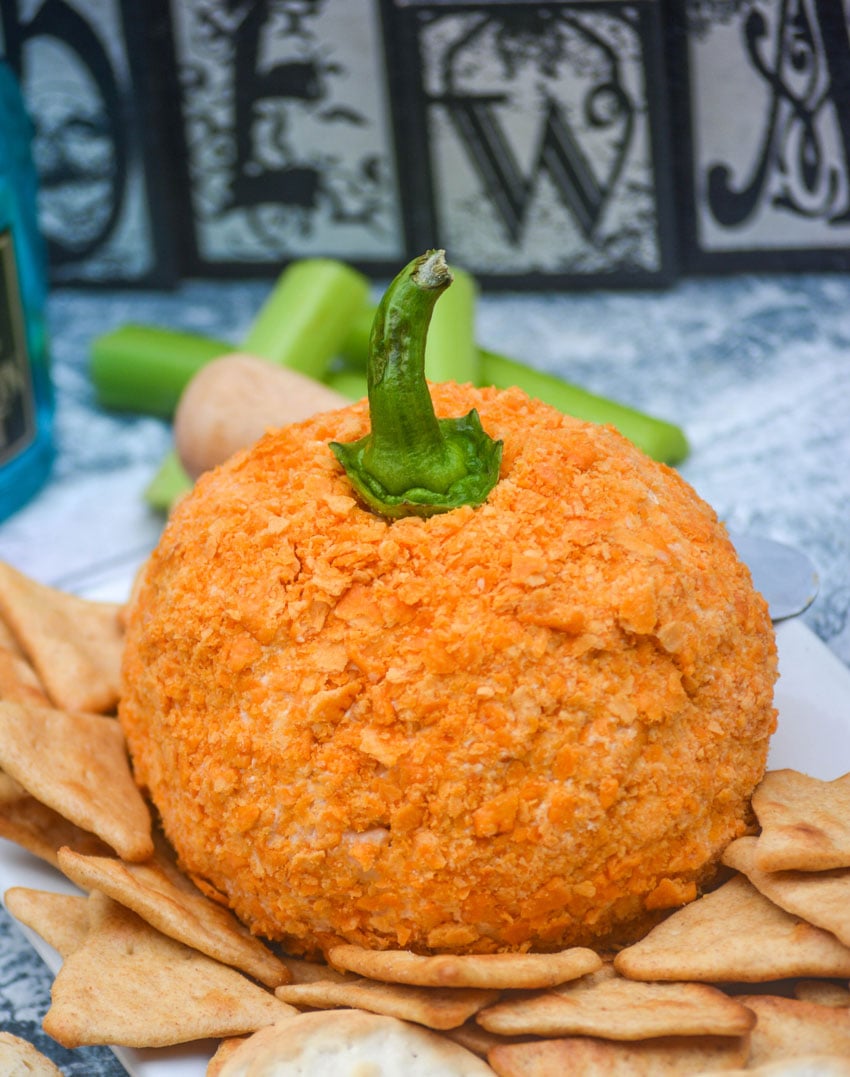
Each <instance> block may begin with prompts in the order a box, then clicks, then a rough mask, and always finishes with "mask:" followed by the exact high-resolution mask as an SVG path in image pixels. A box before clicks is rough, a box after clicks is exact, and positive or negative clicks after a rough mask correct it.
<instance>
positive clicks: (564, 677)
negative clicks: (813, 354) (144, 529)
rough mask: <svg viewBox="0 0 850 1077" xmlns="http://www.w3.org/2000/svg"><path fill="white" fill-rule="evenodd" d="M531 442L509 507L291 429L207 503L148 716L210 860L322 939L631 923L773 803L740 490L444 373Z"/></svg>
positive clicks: (131, 671) (151, 600)
mask: <svg viewBox="0 0 850 1077" xmlns="http://www.w3.org/2000/svg"><path fill="white" fill-rule="evenodd" d="M432 391H433V395H434V401H435V406H436V409H437V413H438V414H439V415H457V414H461V413H464V412H466V411H467V410H469V408H470V407H476V408H477V409H478V410H479V413H480V415H481V419H482V422H483V424H484V427H485V429H487V430H488V432H489V433H490V434H491V435H492V436H494V437H497V438H501V439H503V441H504V457H503V463H502V475H501V480H500V482H499V483H498V485H497V486H496V488H495V489H494V491H493V492H492V493H491V495H490V497H489V499H488V501H487V503H486V504H485V505H483V506H482V507H480V508H477V509H471V508H462V509H458V510H455V511H452V512H449V513H446V514H445V515H441V516H434V517H432V518H430V519H427V520H422V519H418V518H414V517H410V518H407V519H402V520H399V521H396V522H388V521H386V520H383V519H381V518H379V517H377V516H375V515H373V514H372V513H370V512H369V511H368V510H366V509H364V508H363V507H361V505H360V504H359V503H358V502H357V501H356V500H355V498H354V496H353V495H352V491H351V488H350V486H349V485H348V482H347V480H346V478H345V476H344V474H343V472H342V471H341V469H340V467H339V465H338V464H337V463H336V461H335V459H334V457H333V456H332V454H331V452H330V449H329V448H328V444H327V443H328V440H329V439H337V440H351V439H353V438H355V437H359V436H361V435H362V434H364V433H365V432H366V431H367V429H368V413H367V411H366V408H365V405H364V404H363V403H361V404H356V405H352V406H350V407H346V408H343V409H341V410H339V411H335V412H329V413H327V414H324V415H320V416H317V417H315V418H313V419H311V420H309V421H306V422H302V423H298V424H295V425H292V426H289V427H286V428H283V429H281V430H278V431H272V432H270V433H268V434H267V435H266V436H265V437H264V438H263V439H262V440H261V441H260V442H259V443H258V444H257V445H256V446H255V447H254V448H253V449H251V450H249V451H246V452H244V453H242V454H240V455H238V456H237V457H234V458H233V459H232V460H231V461H229V462H228V463H227V464H225V465H224V466H223V467H221V468H219V469H217V470H216V471H214V472H211V473H209V474H208V475H207V476H205V477H204V478H202V480H201V481H200V482H199V483H198V484H197V487H196V490H195V492H194V493H193V494H192V495H190V496H189V497H188V498H187V499H186V500H185V501H184V502H183V504H182V505H181V506H180V507H179V509H177V510H176V511H175V512H174V514H173V517H172V519H171V521H170V522H169V524H168V526H167V528H166V530H165V533H164V536H163V538H162V541H161V543H160V545H159V547H158V549H157V550H156V551H155V553H154V554H153V556H152V558H151V560H150V563H149V565H148V567H147V569H146V571H145V573H144V576H143V579H142V581H141V583H140V585H139V587H138V588H137V592H136V595H135V597H134V600H133V604H132V608H131V610H130V614H129V624H128V643H127V651H126V661H125V667H124V673H123V676H124V685H123V700H122V703H121V709H120V718H121V721H122V723H123V726H124V728H125V730H126V733H127V737H128V742H129V745H130V748H131V752H132V757H133V761H134V766H135V772H136V775H137V777H138V780H139V782H140V783H141V784H142V785H143V786H144V787H146V788H147V789H148V791H149V793H150V795H151V797H152V799H153V801H154V802H155V804H156V806H157V807H158V809H159V811H160V813H161V815H162V820H163V824H164V826H165V829H166V832H167V834H168V836H169V837H170V839H171V840H172V842H173V843H174V845H175V847H176V849H177V851H178V853H179V856H180V858H181V862H182V864H183V866H184V868H185V869H186V870H187V871H188V872H189V873H190V874H191V875H192V876H193V877H194V878H196V879H197V880H198V881H199V883H200V884H201V885H202V886H203V887H204V889H206V890H207V891H208V892H211V893H217V894H220V895H222V896H223V900H225V901H226V902H227V903H228V904H229V905H231V906H232V908H233V909H234V910H235V911H236V913H237V914H238V915H239V916H240V917H241V918H242V919H243V920H244V921H245V922H246V923H247V924H248V925H249V926H250V927H251V928H252V930H253V931H255V932H256V933H258V934H260V935H264V936H267V937H269V938H273V939H279V940H282V941H283V942H284V943H285V944H286V945H287V946H288V947H289V948H290V949H291V950H292V951H294V952H304V953H308V952H315V951H316V950H321V949H325V948H327V947H328V946H329V945H331V944H334V943H336V942H339V941H340V940H347V941H349V942H354V943H358V944H361V945H366V946H370V947H374V948H387V947H389V948H396V947H404V948H409V949H412V950H415V951H419V952H423V953H427V952H452V951H454V952H485V953H486V952H498V951H508V950H528V949H533V950H552V949H556V948H560V947H564V946H567V945H571V944H583V945H593V944H595V943H601V942H602V941H604V940H611V939H616V938H627V937H630V936H631V935H633V934H634V933H635V931H636V930H637V929H638V926H639V925H641V924H645V923H646V920H647V918H651V917H652V916H653V915H654V916H656V917H657V916H658V915H659V913H658V910H660V909H665V908H669V907H671V906H674V905H677V904H681V903H683V902H685V901H688V900H690V899H692V898H693V897H694V896H695V895H696V893H697V890H698V888H699V887H700V886H701V885H702V884H704V883H705V882H706V881H707V880H708V879H710V878H711V876H712V875H713V873H714V866H715V864H716V862H717V859H718V856H719V854H720V851H721V850H722V849H723V847H724V846H725V845H726V844H727V843H728V842H729V841H730V840H731V839H733V838H736V837H738V836H739V835H740V834H742V833H744V832H745V830H746V829H747V828H748V826H749V824H750V816H749V799H750V795H751V793H752V791H753V789H754V787H755V785H756V784H757V783H758V781H759V779H760V778H761V776H762V774H763V771H764V767H765V761H766V755H767V749H768V741H769V737H770V734H771V733H772V732H773V729H774V726H775V720H776V717H775V710H774V707H773V686H774V681H775V678H776V652H775V643H774V637H773V632H772V627H771V623H770V619H769V616H768V613H767V609H766V605H765V603H764V600H763V599H762V598H761V597H760V596H759V595H758V594H756V593H755V592H754V590H753V587H752V584H751V581H750V577H749V574H748V572H747V570H746V569H745V568H744V567H743V565H742V564H740V563H739V561H738V560H737V558H736V556H735V554H734V551H733V548H732V546H731V544H730V543H729V541H728V539H727V537H726V534H725V531H724V529H723V527H722V526H721V525H720V524H719V523H718V521H717V519H716V516H715V514H714V513H713V511H712V510H711V509H710V508H709V507H708V506H707V505H706V504H705V503H703V502H702V501H701V500H700V499H699V498H698V497H697V495H696V494H695V493H694V491H693V490H692V489H691V488H690V487H689V486H688V485H687V484H686V483H685V482H684V481H683V480H682V479H681V478H680V477H679V476H678V475H677V474H676V473H675V472H674V471H672V470H670V469H669V468H666V467H664V466H662V465H659V464H656V463H654V462H653V461H651V460H650V459H648V458H647V457H645V456H644V455H643V454H641V453H640V452H638V451H637V450H636V449H634V448H633V447H632V446H631V445H630V444H629V443H628V442H626V441H625V440H624V439H623V438H622V437H620V435H618V434H617V433H616V432H615V431H613V430H612V429H609V428H601V427H596V426H592V425H589V424H586V423H582V422H578V421H576V420H573V419H570V418H567V417H565V416H563V415H561V414H560V413H559V412H557V411H555V410H553V409H551V408H549V407H546V406H544V405H542V404H540V403H539V402H536V401H532V400H530V399H529V398H528V397H526V396H525V395H524V394H523V393H521V392H519V391H518V390H509V391H498V390H473V389H471V388H469V387H468V386H457V385H453V384H451V383H447V384H442V385H439V386H432Z"/></svg>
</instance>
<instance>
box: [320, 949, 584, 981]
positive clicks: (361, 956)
mask: <svg viewBox="0 0 850 1077" xmlns="http://www.w3.org/2000/svg"><path fill="white" fill-rule="evenodd" d="M327 957H328V961H329V962H330V963H331V964H332V965H334V966H336V967H337V968H340V969H346V970H347V971H349V972H356V973H357V974H358V975H360V976H365V977H366V978H367V979H370V980H385V981H387V982H390V983H405V984H413V985H416V986H419V987H480V988H484V989H485V990H490V989H492V990H497V991H498V990H502V989H504V988H540V987H553V986H554V985H555V984H558V983H563V982H564V981H566V980H574V979H576V978H578V977H579V976H584V975H585V974H586V973H588V972H595V971H596V970H597V969H599V968H601V966H602V959H601V958H600V957H599V955H598V954H596V953H594V951H593V950H588V949H585V948H583V947H579V946H576V947H573V948H572V949H569V950H561V951H560V952H558V953H551V954H520V953H515V954H437V955H435V956H433V957H424V956H422V955H421V954H414V953H411V952H410V951H409V950H368V949H365V948H363V947H361V946H355V945H353V944H349V943H345V944H342V945H339V946H332V947H331V948H330V949H329V950H328V954H327Z"/></svg>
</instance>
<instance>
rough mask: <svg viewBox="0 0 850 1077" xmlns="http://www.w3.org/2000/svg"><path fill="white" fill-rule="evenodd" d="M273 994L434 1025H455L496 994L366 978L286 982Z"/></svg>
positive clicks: (302, 1003) (294, 1002) (320, 1006)
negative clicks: (307, 982) (415, 985)
mask: <svg viewBox="0 0 850 1077" xmlns="http://www.w3.org/2000/svg"><path fill="white" fill-rule="evenodd" d="M275 994H276V995H277V997H278V998H279V999H283V1001H284V1002H288V1003H290V1004H291V1005H293V1006H298V1007H300V1008H306V1007H309V1008H310V1009H318V1010H333V1009H356V1010H368V1011H369V1012H370V1013H382V1014H385V1015H386V1016H388V1017H398V1018H400V1019H401V1020H403V1021H412V1022H414V1024H417V1025H426V1026H427V1027H428V1028H435V1029H447V1028H457V1027H458V1026H459V1025H462V1024H463V1023H464V1021H466V1020H467V1019H468V1018H470V1017H471V1016H472V1015H473V1014H474V1013H477V1011H478V1010H480V1009H481V1007H482V1006H487V1005H488V1004H489V1003H492V1002H495V1000H496V999H497V998H498V997H499V992H498V991H483V990H481V989H477V988H474V987H412V986H411V985H410V984H389V983H382V982H381V981H379V980H366V979H357V980H344V981H342V982H341V983H340V982H339V981H333V980H326V981H324V982H323V981H321V980H316V981H314V982H313V983H309V984H288V985H284V986H283V987H279V988H278V989H277V991H276V992H275Z"/></svg>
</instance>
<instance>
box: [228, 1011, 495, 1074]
mask: <svg viewBox="0 0 850 1077" xmlns="http://www.w3.org/2000/svg"><path fill="white" fill-rule="evenodd" d="M261 1073H264V1074H269V1075H271V1074H274V1073H278V1074H281V1075H283V1074H288V1075H291V1077H297V1075H304V1077H308V1075H309V1077H317V1075H319V1074H321V1075H322V1077H340V1075H343V1074H345V1075H349V1074H363V1075H364V1077H366V1074H368V1075H369V1077H447V1074H451V1075H452V1077H485V1075H487V1074H489V1075H490V1077H492V1073H493V1071H492V1070H491V1069H490V1067H489V1066H488V1065H487V1064H486V1063H485V1062H484V1061H482V1059H480V1058H478V1057H477V1056H476V1055H474V1054H472V1052H471V1051H467V1050H466V1049H465V1048H463V1047H461V1046H460V1045H459V1044H457V1043H454V1042H452V1041H451V1040H449V1039H447V1038H446V1037H445V1036H442V1035H440V1034H439V1033H436V1032H432V1031H431V1030H430V1029H427V1028H422V1027H421V1026H419V1025H414V1024H410V1023H408V1022H406V1021H399V1020H398V1019H397V1018H395V1017H385V1016H383V1015H381V1014H374V1013H364V1012H362V1011H361V1010H319V1011H317V1012H315V1013H302V1014H299V1015H298V1016H297V1017H293V1018H292V1019H291V1020H289V1021H286V1022H285V1023H281V1024H278V1025H275V1026H272V1027H271V1028H265V1029H262V1030H261V1031H260V1032H257V1033H255V1035H253V1036H251V1037H249V1039H248V1040H246V1042H245V1043H243V1044H241V1045H240V1046H239V1047H238V1048H237V1050H235V1051H234V1052H233V1053H232V1054H231V1055H230V1057H229V1058H228V1059H227V1060H226V1061H225V1063H224V1066H223V1067H222V1069H221V1072H220V1077H249V1075H250V1074H261Z"/></svg>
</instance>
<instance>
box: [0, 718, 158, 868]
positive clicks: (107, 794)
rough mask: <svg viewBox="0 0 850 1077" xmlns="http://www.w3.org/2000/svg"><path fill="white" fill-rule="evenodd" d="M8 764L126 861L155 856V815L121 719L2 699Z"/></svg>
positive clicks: (3, 753) (0, 754)
mask: <svg viewBox="0 0 850 1077" xmlns="http://www.w3.org/2000/svg"><path fill="white" fill-rule="evenodd" d="M0 767H2V769H3V770H4V771H5V773H6V774H8V775H9V776H10V777H11V778H13V779H14V780H15V781H17V782H19V783H20V784H21V785H22V786H23V787H24V788H25V789H26V790H27V792H28V793H29V794H30V796H33V797H35V799H36V800H38V801H40V802H41V803H42V804H46V805H47V806H48V807H50V808H52V809H53V810H54V811H56V812H58V813H59V814H60V815H61V816H63V817H64V818H65V819H67V820H69V821H70V822H72V823H75V824H76V825H77V826H78V827H80V828H81V829H83V830H88V831H91V832H92V833H93V834H96V835H97V836H98V837H99V838H102V839H103V841H105V842H106V843H107V844H108V845H110V846H111V847H112V848H113V849H114V850H115V851H116V852H117V853H119V854H120V855H121V856H122V857H123V858H124V859H125V860H146V859H147V858H148V857H149V856H151V855H152V853H153V841H152V839H151V818H150V812H149V810H148V807H147V805H146V804H145V801H144V800H143V799H142V795H141V793H140V792H139V790H138V788H137V787H136V783H135V781H134V780H133V776H132V774H131V773H130V764H129V760H128V758H127V751H126V747H125V744H124V734H123V732H122V731H121V727H120V725H119V724H118V723H117V722H116V721H115V720H114V719H113V718H105V717H101V716H100V715H97V714H82V713H66V712H65V711H59V710H54V709H52V708H50V707H36V706H23V705H22V704H20V703H9V702H0Z"/></svg>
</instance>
